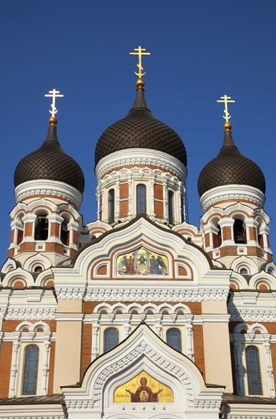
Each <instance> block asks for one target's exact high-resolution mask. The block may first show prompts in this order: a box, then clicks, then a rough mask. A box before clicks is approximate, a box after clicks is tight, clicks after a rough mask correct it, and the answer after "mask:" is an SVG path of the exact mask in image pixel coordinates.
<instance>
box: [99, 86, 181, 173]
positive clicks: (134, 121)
mask: <svg viewBox="0 0 276 420" xmlns="http://www.w3.org/2000/svg"><path fill="white" fill-rule="evenodd" d="M136 86H137V93H136V98H135V101H134V104H133V107H132V109H131V110H130V111H129V113H128V114H127V115H126V117H125V118H123V119H121V120H119V121H117V122H115V123H114V124H112V125H111V126H110V127H108V128H107V129H106V130H105V131H104V132H103V134H102V135H101V137H100V139H99V140H98V143H97V146H96V150H95V164H96V165H97V163H98V162H99V161H100V160H101V159H102V158H104V157H105V156H107V155H109V154H110V153H113V152H117V151H119V150H124V149H133V148H144V149H154V150H159V151H161V152H165V153H168V154H169V155H171V156H174V157H176V158H177V159H179V160H180V161H181V162H182V163H183V164H184V165H185V166H186V165H187V154H186V150H185V146H184V144H183V142H182V140H181V138H180V137H179V135H178V134H177V133H176V132H175V131H174V130H173V129H172V128H170V127H169V126H168V125H166V124H164V123H163V122H162V121H159V120H157V119H156V118H155V117H154V116H153V115H152V113H151V111H150V110H149V109H148V106H147V103H146V99H145V96H144V89H143V87H144V81H143V80H141V79H138V81H137V82H136Z"/></svg>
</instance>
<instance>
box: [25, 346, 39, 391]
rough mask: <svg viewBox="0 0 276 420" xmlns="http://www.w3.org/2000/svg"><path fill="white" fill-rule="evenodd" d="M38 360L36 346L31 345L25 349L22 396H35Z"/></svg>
mask: <svg viewBox="0 0 276 420" xmlns="http://www.w3.org/2000/svg"><path fill="white" fill-rule="evenodd" d="M38 358H39V348H38V346H36V345H34V344H31V345H29V346H27V347H26V348H25V354H24V371H23V385H22V395H35V394H36V387H37V375H38Z"/></svg>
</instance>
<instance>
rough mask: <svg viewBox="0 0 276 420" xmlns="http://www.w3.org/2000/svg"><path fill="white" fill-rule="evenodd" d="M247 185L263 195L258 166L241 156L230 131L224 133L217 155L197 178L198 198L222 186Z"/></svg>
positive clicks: (262, 180) (261, 178)
mask: <svg viewBox="0 0 276 420" xmlns="http://www.w3.org/2000/svg"><path fill="white" fill-rule="evenodd" d="M230 184H237V185H249V186H251V187H255V188H258V189H259V190H260V191H262V192H263V193H265V188H266V184H265V177H264V174H263V172H262V171H261V169H260V168H259V166H258V165H257V164H256V163H255V162H253V161H252V160H250V159H248V158H246V157H245V156H243V155H242V154H241V153H240V151H239V150H238V148H237V147H236V146H235V143H234V141H233V139H232V134H231V131H225V134H224V142H223V146H222V148H221V149H220V152H219V154H218V155H217V156H216V157H215V158H214V159H213V160H211V161H210V162H209V163H207V165H205V166H204V168H203V169H202V171H201V173H200V175H199V178H198V192H199V195H200V197H201V196H202V195H203V194H204V193H205V192H206V191H209V190H211V189H212V188H215V187H220V186H222V185H230Z"/></svg>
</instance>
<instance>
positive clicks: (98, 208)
mask: <svg viewBox="0 0 276 420" xmlns="http://www.w3.org/2000/svg"><path fill="white" fill-rule="evenodd" d="M100 197H101V187H100V184H99V185H98V186H97V188H96V198H97V219H98V220H100Z"/></svg>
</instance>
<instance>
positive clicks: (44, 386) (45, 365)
mask: <svg viewBox="0 0 276 420" xmlns="http://www.w3.org/2000/svg"><path fill="white" fill-rule="evenodd" d="M50 348H51V333H48V334H47V335H46V336H45V338H44V352H43V362H42V381H41V395H47V393H48V379H49V357H50Z"/></svg>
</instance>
